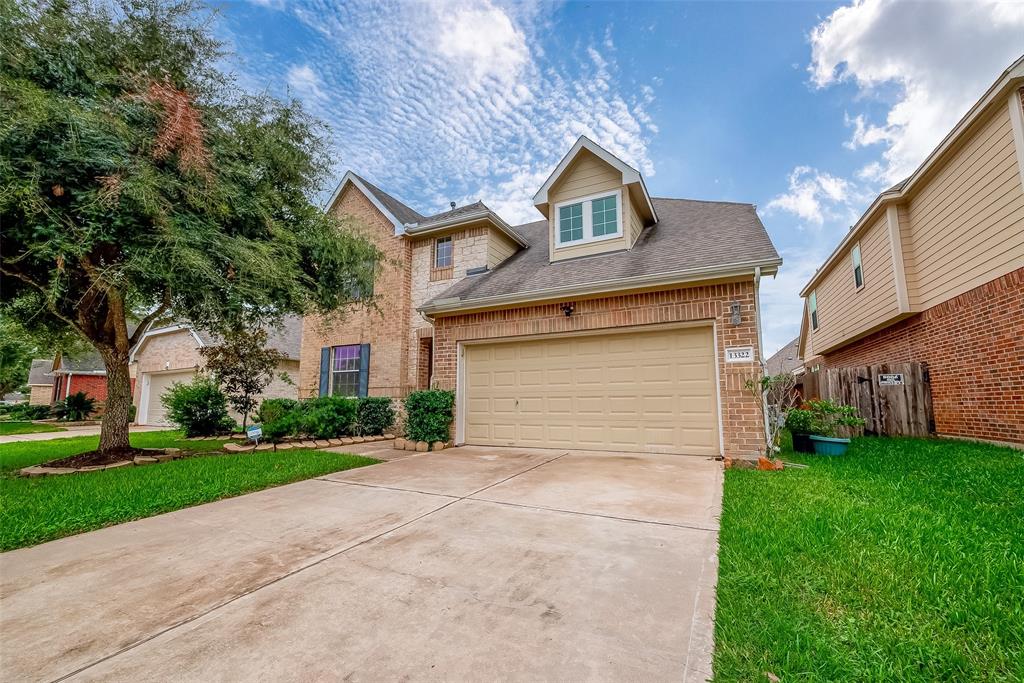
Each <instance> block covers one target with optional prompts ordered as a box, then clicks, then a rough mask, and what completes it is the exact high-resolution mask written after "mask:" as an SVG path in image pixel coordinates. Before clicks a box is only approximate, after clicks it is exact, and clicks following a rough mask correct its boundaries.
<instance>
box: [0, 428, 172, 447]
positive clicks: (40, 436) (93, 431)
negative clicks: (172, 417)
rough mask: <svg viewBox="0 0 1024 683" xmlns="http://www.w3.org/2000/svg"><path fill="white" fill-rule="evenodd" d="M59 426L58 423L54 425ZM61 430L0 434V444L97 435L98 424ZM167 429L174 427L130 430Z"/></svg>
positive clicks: (134, 429) (132, 430) (133, 430)
mask: <svg viewBox="0 0 1024 683" xmlns="http://www.w3.org/2000/svg"><path fill="white" fill-rule="evenodd" d="M56 426H58V427H59V426H60V425H56ZM64 429H65V431H63V432H35V433H34V434H10V435H7V436H0V444H5V443H19V442H21V441H48V440H50V439H70V438H71V437H74V436H98V435H99V433H100V426H99V425H90V426H85V427H65V428H64ZM168 429H174V427H149V426H142V425H138V426H133V427H131V428H130V431H131V432H132V433H133V434H134V433H135V432H160V431H166V430H168Z"/></svg>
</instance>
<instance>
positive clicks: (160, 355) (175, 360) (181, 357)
mask: <svg viewBox="0 0 1024 683" xmlns="http://www.w3.org/2000/svg"><path fill="white" fill-rule="evenodd" d="M202 365H203V357H202V356H201V355H200V354H199V342H198V341H197V340H196V338H195V337H194V336H193V335H192V333H191V332H190V331H188V330H175V331H174V332H167V333H165V334H157V335H153V336H151V337H147V338H146V339H145V341H143V342H142V346H140V347H139V348H138V349H137V350H136V351H135V376H136V377H141V376H142V374H143V373H147V372H164V371H169V370H192V369H195V368H199V367H201V366H202ZM141 400H142V383H141V382H139V383H137V385H136V388H135V391H134V392H133V394H132V401H133V402H134V403H135V405H139V401H141Z"/></svg>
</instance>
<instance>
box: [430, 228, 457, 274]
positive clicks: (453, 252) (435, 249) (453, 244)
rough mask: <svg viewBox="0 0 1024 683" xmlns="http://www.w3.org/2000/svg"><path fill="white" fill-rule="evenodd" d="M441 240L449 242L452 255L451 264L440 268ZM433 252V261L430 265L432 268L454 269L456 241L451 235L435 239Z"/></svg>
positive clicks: (450, 256)
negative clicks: (439, 247) (439, 246)
mask: <svg viewBox="0 0 1024 683" xmlns="http://www.w3.org/2000/svg"><path fill="white" fill-rule="evenodd" d="M441 240H448V244H450V245H451V247H452V251H451V254H450V255H449V258H450V260H451V263H449V264H448V265H447V266H439V265H437V245H438V244H440V243H441ZM432 251H433V252H434V253H433V254H432V259H431V264H430V267H431V268H433V269H435V270H437V269H444V268H451V267H453V266H454V265H455V240H454V239H452V236H451V235H442V236H441V237H435V238H434V248H433V250H432Z"/></svg>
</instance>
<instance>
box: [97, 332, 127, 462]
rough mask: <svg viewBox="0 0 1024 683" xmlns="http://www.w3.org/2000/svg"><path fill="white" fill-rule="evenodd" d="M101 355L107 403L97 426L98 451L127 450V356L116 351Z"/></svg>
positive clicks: (107, 351)
mask: <svg viewBox="0 0 1024 683" xmlns="http://www.w3.org/2000/svg"><path fill="white" fill-rule="evenodd" d="M100 355H101V356H102V357H103V364H104V365H105V366H106V368H107V404H106V412H104V413H103V421H102V423H101V424H100V450H101V451H110V450H114V449H122V448H129V443H128V423H129V422H130V421H131V414H130V413H131V408H132V382H131V378H130V376H129V373H128V354H127V353H118V352H117V351H116V350H115V349H103V350H100Z"/></svg>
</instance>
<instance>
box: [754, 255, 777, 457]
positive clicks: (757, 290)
mask: <svg viewBox="0 0 1024 683" xmlns="http://www.w3.org/2000/svg"><path fill="white" fill-rule="evenodd" d="M754 323H755V325H756V326H757V362H758V364H759V365H760V366H761V375H762V376H764V374H765V373H766V372H767V371H768V365H767V363H765V362H764V338H763V335H762V331H761V266H754ZM761 412H762V414H763V415H764V443H765V450H767V449H769V448H771V430H770V429H769V427H768V420H769V419H770V415H769V414H768V400H767V399H766V398H765V396H764V392H763V391H762V392H761ZM773 455H774V453H767V452H766V453H765V454H764V456H765V457H766V458H771V457H772V456H773Z"/></svg>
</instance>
